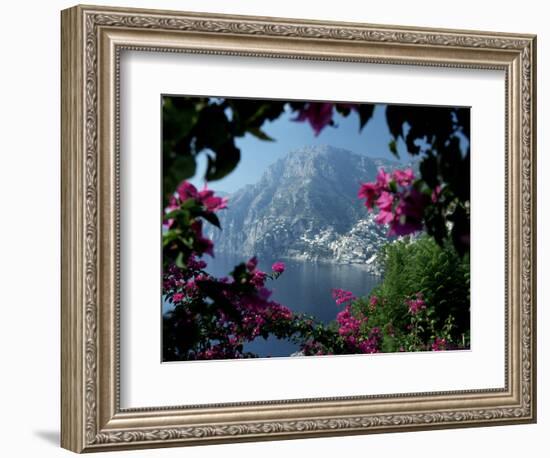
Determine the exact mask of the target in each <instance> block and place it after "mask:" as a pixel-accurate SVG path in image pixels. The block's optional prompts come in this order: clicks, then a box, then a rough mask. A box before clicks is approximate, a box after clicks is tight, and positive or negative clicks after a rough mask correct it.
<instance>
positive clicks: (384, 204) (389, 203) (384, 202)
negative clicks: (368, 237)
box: [376, 191, 395, 224]
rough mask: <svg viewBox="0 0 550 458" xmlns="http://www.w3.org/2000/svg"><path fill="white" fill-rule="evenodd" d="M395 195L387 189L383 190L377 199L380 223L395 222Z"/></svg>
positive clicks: (378, 220) (377, 217)
mask: <svg viewBox="0 0 550 458" xmlns="http://www.w3.org/2000/svg"><path fill="white" fill-rule="evenodd" d="M393 200H394V199H393V195H392V194H391V193H389V192H387V191H383V192H382V193H381V194H380V197H378V199H376V205H377V206H378V208H379V209H380V211H379V213H378V215H377V216H376V222H377V223H378V224H389V223H391V222H393V220H394V218H395V215H394V214H393Z"/></svg>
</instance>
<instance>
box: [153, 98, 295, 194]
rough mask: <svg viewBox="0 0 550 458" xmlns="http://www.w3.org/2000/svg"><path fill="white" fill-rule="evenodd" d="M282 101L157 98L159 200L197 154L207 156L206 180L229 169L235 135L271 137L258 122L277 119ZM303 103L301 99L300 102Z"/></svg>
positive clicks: (234, 158) (234, 159)
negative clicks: (159, 108)
mask: <svg viewBox="0 0 550 458" xmlns="http://www.w3.org/2000/svg"><path fill="white" fill-rule="evenodd" d="M284 105H285V102H277V101H269V100H266V101H262V100H248V99H223V98H214V97H171V96H165V97H163V100H162V110H163V113H162V139H163V143H162V157H163V195H164V202H165V203H166V201H167V199H168V198H169V196H170V195H171V193H172V192H174V189H176V186H177V185H178V184H179V183H181V182H182V181H183V180H185V179H188V178H191V177H192V176H193V175H194V174H195V171H196V158H197V156H198V155H199V154H201V153H203V154H206V156H207V169H206V176H205V179H206V180H208V181H213V180H219V179H221V178H223V177H225V176H226V175H228V174H229V173H231V171H233V169H234V168H235V167H236V166H237V164H238V163H239V160H240V158H241V152H240V150H239V148H237V146H236V145H235V139H236V138H237V137H243V136H244V135H245V134H246V133H247V132H248V133H250V134H252V135H254V136H256V137H258V138H260V139H262V140H265V141H270V140H272V139H271V138H269V136H268V135H266V134H265V132H263V131H262V129H261V128H262V126H263V124H264V123H265V122H266V121H271V120H274V119H277V118H278V117H279V116H280V115H281V114H282V113H283V109H284ZM302 105H303V104H302Z"/></svg>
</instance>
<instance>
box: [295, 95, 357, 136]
mask: <svg viewBox="0 0 550 458" xmlns="http://www.w3.org/2000/svg"><path fill="white" fill-rule="evenodd" d="M335 107H341V108H348V109H351V110H356V109H357V105H354V104H352V103H338V104H335V103H321V102H309V103H306V104H305V105H304V107H303V108H302V109H301V110H299V111H298V116H297V117H296V118H294V121H302V122H303V121H308V122H309V124H310V125H311V127H312V128H313V131H314V132H315V135H319V134H320V133H321V131H322V130H323V129H324V128H325V127H326V126H329V125H331V124H332V123H333V121H332V116H333V111H334V108H335Z"/></svg>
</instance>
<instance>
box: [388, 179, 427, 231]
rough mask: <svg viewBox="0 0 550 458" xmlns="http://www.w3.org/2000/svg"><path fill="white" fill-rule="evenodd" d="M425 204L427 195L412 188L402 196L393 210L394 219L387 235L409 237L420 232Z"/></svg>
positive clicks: (422, 225)
mask: <svg viewBox="0 0 550 458" xmlns="http://www.w3.org/2000/svg"><path fill="white" fill-rule="evenodd" d="M427 203H428V202H427V195H426V194H423V193H421V192H420V191H418V190H417V189H416V188H414V187H413V188H411V189H410V191H408V192H407V193H406V194H404V195H402V196H401V198H400V200H399V202H398V204H397V206H396V208H395V218H394V220H393V221H392V222H391V223H392V224H391V226H390V231H389V233H388V234H389V235H409V234H412V233H414V232H418V231H420V230H422V228H423V227H424V224H423V221H422V220H423V216H424V209H425V208H426V205H427Z"/></svg>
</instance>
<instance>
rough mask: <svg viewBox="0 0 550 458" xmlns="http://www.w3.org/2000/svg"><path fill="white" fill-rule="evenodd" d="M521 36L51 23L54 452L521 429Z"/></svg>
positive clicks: (96, 15) (531, 261)
mask: <svg viewBox="0 0 550 458" xmlns="http://www.w3.org/2000/svg"><path fill="white" fill-rule="evenodd" d="M535 44H536V41H535V37H534V36H532V35H517V34H506V33H492V32H491V33H490V32H473V31H457V30H436V29H420V28H413V27H395V26H378V25H367V24H351V23H343V24H338V23H330V22H319V21H304V20H293V19H279V18H257V17H244V16H238V17H237V16H224V15H213V14H199V13H182V12H169V11H153V10H137V9H121V8H108V7H93V6H86V7H83V6H76V7H73V8H70V9H68V10H64V11H63V12H62V209H63V220H62V231H63V233H62V269H63V271H62V425H61V427H62V434H61V441H62V446H63V447H65V448H67V449H70V450H73V451H76V452H91V451H104V450H118V449H129V448H143V447H164V446H178V445H197V444H208V443H220V442H233V441H250V440H275V439H291V438H305V437H315V436H327V435H342V434H363V433H374V432H394V431H407V430H419V429H431V428H452V427H466V426H487V425H497V424H500V425H501V424H509V423H524V422H534V421H535V420H536V386H535V380H536V377H535V375H536V373H535V371H536V355H535V348H536V345H535V343H536V342H535V312H536V310H535V303H536V302H535V300H536V297H535V291H536V288H535V269H536V259H535V252H536V250H535V248H536V237H535V236H536V234H535V227H536V220H535V218H536V215H535V197H536V196H535V188H536V187H535V165H536V164H535V127H536V125H535V102H536V93H535V74H536V72H535V62H536V54H535Z"/></svg>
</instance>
